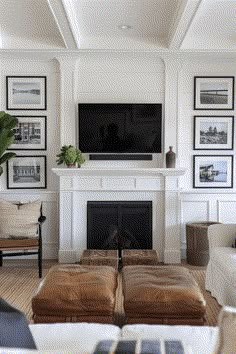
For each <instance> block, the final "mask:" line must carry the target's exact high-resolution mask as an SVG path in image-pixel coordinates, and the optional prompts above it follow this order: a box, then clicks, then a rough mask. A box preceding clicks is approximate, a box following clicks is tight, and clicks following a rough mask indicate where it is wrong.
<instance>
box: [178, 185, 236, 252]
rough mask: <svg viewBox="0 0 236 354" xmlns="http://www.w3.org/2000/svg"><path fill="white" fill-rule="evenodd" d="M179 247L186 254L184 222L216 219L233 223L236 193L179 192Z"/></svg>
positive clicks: (235, 209)
mask: <svg viewBox="0 0 236 354" xmlns="http://www.w3.org/2000/svg"><path fill="white" fill-rule="evenodd" d="M180 210H181V212H180V215H181V249H182V257H183V258H185V254H186V230H185V229H186V223H191V222H199V221H218V222H221V223H228V224H233V223H235V222H236V193H230V192H228V193H222V191H220V192H219V193H214V192H213V193H210V192H209V190H208V191H207V192H205V193H196V192H193V193H190V192H184V191H182V192H181V196H180Z"/></svg>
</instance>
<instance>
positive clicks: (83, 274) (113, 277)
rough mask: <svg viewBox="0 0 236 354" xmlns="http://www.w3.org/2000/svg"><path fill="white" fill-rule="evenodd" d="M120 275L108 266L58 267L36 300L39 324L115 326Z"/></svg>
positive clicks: (39, 289) (34, 299)
mask: <svg viewBox="0 0 236 354" xmlns="http://www.w3.org/2000/svg"><path fill="white" fill-rule="evenodd" d="M116 288H117V272H116V270H115V269H114V268H112V267H107V266H101V267H97V266H83V265H74V264H69V265H68V264H67V265H57V266H54V267H52V268H51V269H50V271H49V272H48V274H47V276H46V277H45V278H44V280H43V281H42V282H41V284H40V285H39V288H38V292H37V294H36V295H35V296H34V297H33V299H32V309H33V319H34V322H35V323H44V322H99V323H113V315H114V307H115V292H116Z"/></svg>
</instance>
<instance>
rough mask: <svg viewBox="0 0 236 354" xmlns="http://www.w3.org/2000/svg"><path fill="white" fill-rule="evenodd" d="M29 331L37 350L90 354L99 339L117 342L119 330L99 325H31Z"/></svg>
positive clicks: (110, 326)
mask: <svg viewBox="0 0 236 354" xmlns="http://www.w3.org/2000/svg"><path fill="white" fill-rule="evenodd" d="M30 330H31V333H32V335H33V338H34V341H35V344H36V346H37V348H38V350H44V351H45V350H65V349H67V353H71V352H73V351H75V350H76V351H77V353H92V352H93V349H94V348H95V346H96V344H97V342H99V341H100V340H101V339H111V340H118V339H119V338H120V334H121V329H120V328H119V327H117V326H115V325H107V324H100V323H85V322H81V323H53V324H32V325H30Z"/></svg>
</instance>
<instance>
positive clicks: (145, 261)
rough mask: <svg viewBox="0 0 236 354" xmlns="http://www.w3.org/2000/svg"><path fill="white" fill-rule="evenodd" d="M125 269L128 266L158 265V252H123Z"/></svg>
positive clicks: (132, 250) (130, 250) (122, 257)
mask: <svg viewBox="0 0 236 354" xmlns="http://www.w3.org/2000/svg"><path fill="white" fill-rule="evenodd" d="M121 259H122V265H123V267H125V266H127V265H157V264H158V263H159V256H158V252H157V251H156V250H134V249H128V250H126V249H125V250H122V253H121Z"/></svg>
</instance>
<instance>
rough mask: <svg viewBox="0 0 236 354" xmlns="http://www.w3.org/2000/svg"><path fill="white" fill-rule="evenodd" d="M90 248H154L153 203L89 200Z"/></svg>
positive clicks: (88, 235)
mask: <svg viewBox="0 0 236 354" xmlns="http://www.w3.org/2000/svg"><path fill="white" fill-rule="evenodd" d="M87 221H88V222H87V248H88V249H118V250H122V249H125V248H126V249H152V202H150V201H145V202H143V201H138V202H136V201H128V202H127V201H125V202H124V201H118V202H110V201H107V202H92V201H91V202H88V203H87Z"/></svg>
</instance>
